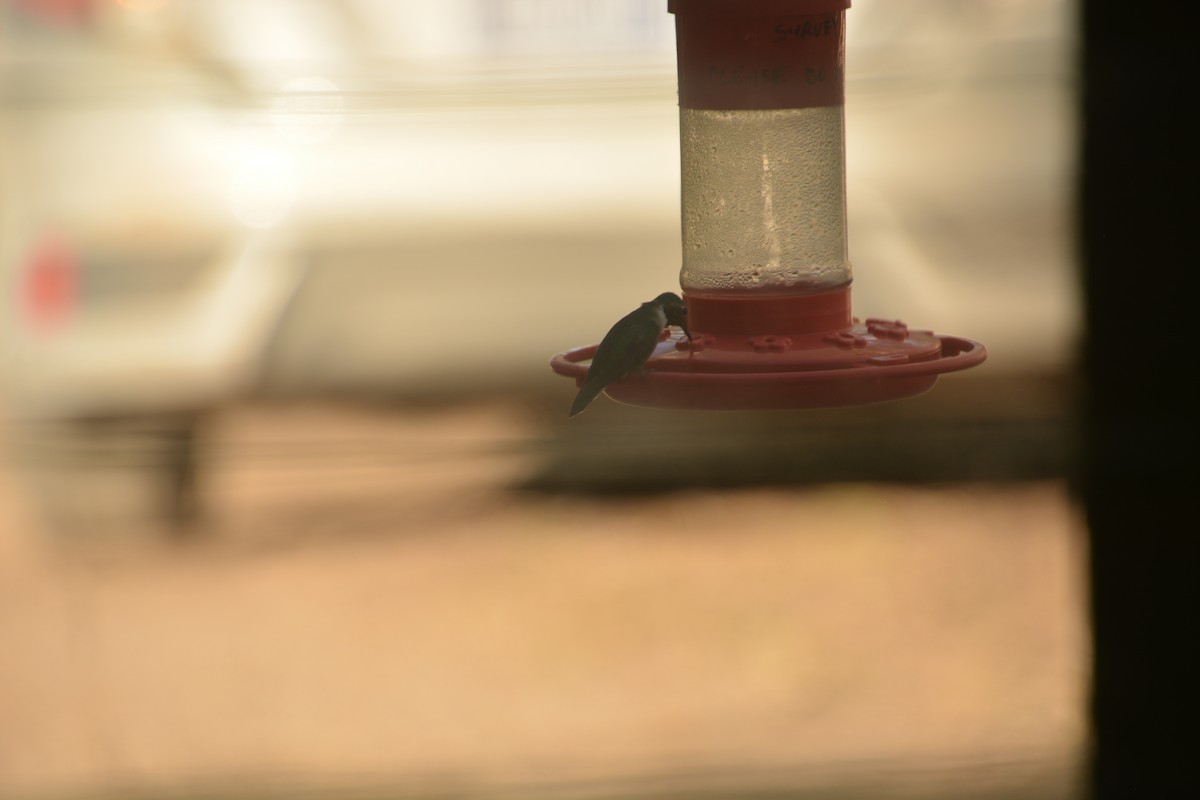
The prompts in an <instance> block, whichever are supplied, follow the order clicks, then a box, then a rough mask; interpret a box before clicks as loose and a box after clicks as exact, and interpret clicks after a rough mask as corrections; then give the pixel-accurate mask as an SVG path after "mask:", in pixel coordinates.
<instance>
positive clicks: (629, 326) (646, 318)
mask: <svg viewBox="0 0 1200 800" xmlns="http://www.w3.org/2000/svg"><path fill="white" fill-rule="evenodd" d="M667 325H678V326H679V327H680V328H683V332H684V333H685V334H686V335H687V337H688V339H689V340H690V339H691V338H692V334H691V332H690V331H689V330H688V326H687V306H685V305H684V304H683V300H682V299H681V298H680V297H679V295H677V294H675V293H673V292H663V293H662V294H660V295H659V296H658V297H656V298H654V299H653V300H651V301H650V302H648V303H642V304H641V306H639V307H638V308H637V309H636V310H634V311H631V312H630V313H628V314H626V315H625V316H624V317H621V319H620V320H619V321H618V322H617V324H616V325H613V326H612V328H611V329H610V330H609V332H608V333H606V334H604V338H603V339H601V340H600V346H599V347H597V348H596V355H594V356H592V365H591V366H590V367H588V371H587V377H586V378H584V379H583V386H581V387H579V394H577V395H575V402H574V403H571V416H572V417H573V416H575V415H576V414H578V413H579V412H580V411H583V410H584V409H585V408H587V406H588V403H590V402H592V400H594V399H595V398H596V395H598V394H600V392H602V391H604V387H605V386H608V385H609V384H610V383H612V382H613V381H615V380H619V379H621V378H624V377H625V376H626V375H628V374H630V373H631V372H637V371H638V370H640V369H641V368H642V365H643V364H645V363H646V361H647V359H649V358H650V356H651V354H652V353H653V352H654V346H655V345H656V344H658V337H659V335H660V334H661V333H662V330H663V328H665V327H666V326H667Z"/></svg>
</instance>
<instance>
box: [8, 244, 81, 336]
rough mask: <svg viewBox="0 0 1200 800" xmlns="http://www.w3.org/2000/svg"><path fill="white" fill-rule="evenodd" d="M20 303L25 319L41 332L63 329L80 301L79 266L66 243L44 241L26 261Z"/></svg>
mask: <svg viewBox="0 0 1200 800" xmlns="http://www.w3.org/2000/svg"><path fill="white" fill-rule="evenodd" d="M23 283H24V285H23V287H22V292H21V303H22V306H23V308H22V309H21V310H22V311H23V312H24V318H25V319H26V321H27V322H28V324H29V326H30V327H31V328H33V329H34V330H35V331H37V332H39V333H49V332H51V331H53V330H55V329H57V328H60V327H62V326H63V325H64V324H65V323H66V322H67V321H68V320H69V319H70V318H71V316H72V315H73V314H74V312H75V309H76V305H77V301H78V298H79V263H78V260H77V258H76V256H75V253H74V252H73V251H72V250H71V248H70V247H69V246H68V245H67V243H66V242H64V241H63V240H61V239H59V238H56V237H47V238H46V239H43V240H42V241H41V242H40V243H39V244H38V245H37V247H36V248H34V250H33V253H32V254H31V255H30V258H29V261H28V262H27V266H26V270H25V275H24V280H23Z"/></svg>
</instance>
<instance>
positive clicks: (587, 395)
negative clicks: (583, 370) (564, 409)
mask: <svg viewBox="0 0 1200 800" xmlns="http://www.w3.org/2000/svg"><path fill="white" fill-rule="evenodd" d="M603 390H604V387H603V386H592V385H589V384H587V383H585V384H584V385H583V386H582V387H580V389H579V394H577V395H575V402H573V403H571V413H570V416H572V417H573V416H575V415H576V414H578V413H579V412H580V411H583V410H584V409H585V408H587V407H588V404H589V403H591V402H592V401H593V400H595V399H596V396H597V395H598V394H600V392H601V391H603Z"/></svg>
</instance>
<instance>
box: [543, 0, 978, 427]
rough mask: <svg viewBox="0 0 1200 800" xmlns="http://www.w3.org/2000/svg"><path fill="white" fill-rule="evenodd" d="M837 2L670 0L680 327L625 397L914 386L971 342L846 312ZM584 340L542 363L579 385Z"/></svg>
mask: <svg viewBox="0 0 1200 800" xmlns="http://www.w3.org/2000/svg"><path fill="white" fill-rule="evenodd" d="M849 6H850V0H668V3H667V10H668V11H669V12H670V13H673V14H675V32H676V48H677V54H678V70H679V143H680V156H681V163H682V171H681V178H682V180H681V183H682V192H681V195H682V212H683V213H682V233H683V267H682V269H681V271H680V284H681V286H682V288H683V299H684V301H685V303H686V304H687V313H688V325H689V327H690V329H691V333H692V338H691V339H690V340H689V339H688V338H686V337H684V336H682V335H680V334H676V335H673V336H669V337H666V338H664V339H663V341H661V342H660V343H659V344H658V346H657V348H656V350H655V352H654V354H653V355H652V356H651V357H650V359H649V360H648V361H647V362H646V365H645V367H644V368H643V371H642V374H640V375H632V376H629V377H626V378H623V379H621V380H619V381H616V382H614V383H611V384H609V385H608V387H607V389H606V393H607V394H608V395H609V396H610V397H612V398H613V399H614V400H617V401H619V402H622V403H627V404H631V405H640V406H659V407H669V408H698V409H701V408H702V409H785V408H814V407H827V406H843V405H855V404H860V403H873V402H881V401H885V400H896V399H900V398H903V397H911V396H913V395H917V394H920V393H921V392H924V391H926V390H928V389H929V388H931V387H932V386H933V385H934V383H935V382H936V381H937V377H938V375H940V374H941V373H944V372H953V371H956V370H962V369H967V368H969V367H973V366H976V365H978V364H980V363H981V362H982V361H983V360H984V359H985V358H986V356H987V351H986V350H985V349H984V346H983V345H982V344H980V343H979V342H976V341H973V340H971V339H965V338H962V337H957V336H946V335H941V334H935V333H934V332H932V331H929V330H917V329H913V328H909V327H908V326H907V325H905V324H904V323H903V322H900V321H897V320H892V319H867V320H865V321H860V320H858V319H856V318H854V317H852V316H851V313H850V283H851V272H850V261H849V258H848V247H847V237H846V159H845V114H844V107H845V17H846V9H847V8H849ZM596 347H597V346H596V345H589V346H586V347H579V348H575V349H573V350H568V351H566V352H564V353H560V354H558V355H556V356H555V357H554V358H553V360H552V361H551V368H552V369H553V370H554V371H555V372H557V373H558V374H560V375H565V376H567V377H573V378H575V380H576V383H577V384H581V383H582V382H583V379H584V377H585V375H586V374H587V368H588V361H589V359H591V357H592V356H593V355H594V354H595V351H596Z"/></svg>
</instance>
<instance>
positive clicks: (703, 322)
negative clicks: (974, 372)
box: [550, 285, 987, 410]
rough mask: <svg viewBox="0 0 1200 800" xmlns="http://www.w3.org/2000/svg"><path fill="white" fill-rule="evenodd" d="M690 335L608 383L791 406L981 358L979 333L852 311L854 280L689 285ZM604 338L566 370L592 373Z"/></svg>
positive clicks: (621, 389)
mask: <svg viewBox="0 0 1200 800" xmlns="http://www.w3.org/2000/svg"><path fill="white" fill-rule="evenodd" d="M684 299H685V300H686V302H687V305H688V321H689V326H690V328H691V329H692V334H693V338H692V341H690V342H689V341H688V340H687V338H686V337H684V336H682V335H680V334H676V335H673V336H669V337H664V339H663V341H662V342H660V343H659V345H658V348H657V349H656V350H655V352H654V354H653V355H652V356H651V357H650V359H649V361H647V362H646V366H645V368H644V373H645V374H644V375H641V376H630V377H627V378H624V379H622V380H620V381H617V382H615V383H612V384H610V385H609V386H608V388H607V389H606V390H605V392H606V394H608V396H609V397H611V398H613V399H614V400H617V401H618V402H621V403H627V404H630V405H638V406H655V407H666V408H694V409H726V410H736V409H787V408H819V407H830V406H846V405H859V404H863V403H878V402H883V401H887V400H898V399H901V398H904V397H912V396H914V395H917V394H920V393H922V392H924V391H926V390H928V389H930V388H931V387H932V386H933V385H934V383H936V382H937V376H938V375H940V374H942V373H944V372H954V371H957V370H962V369H967V368H969V367H973V366H975V365H977V364H980V363H982V362H983V360H984V359H985V358H986V357H987V351H986V349H985V348H984V346H983V345H982V344H980V343H979V342H976V341H973V340H971V339H964V338H961V337H955V336H942V335H938V334H935V333H933V332H932V331H926V330H910V329H909V328H908V326H907V325H905V324H904V323H903V322H899V321H896V320H882V319H868V320H866V322H865V323H860V322H859V321H858V320H855V319H853V318H851V316H850V287H849V286H848V285H847V286H844V287H841V288H839V289H836V290H833V291H829V292H822V293H818V294H797V295H766V296H755V295H752V294H749V293H747V294H735V293H718V294H703V293H685V294H684ZM596 347H597V345H589V346H587V347H578V348H575V349H572V350H568V351H566V352H564V353H559V354H558V355H556V356H555V357H554V358H553V359H552V360H551V362H550V366H551V368H552V369H553V370H554V371H555V372H557V373H558V374H560V375H565V376H567V377H573V378H575V382H576V385H580V384H582V383H583V379H584V377H585V376H586V375H587V369H588V365H589V359H590V358H591V357H592V356H593V355H594V354H595V352H596Z"/></svg>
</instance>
